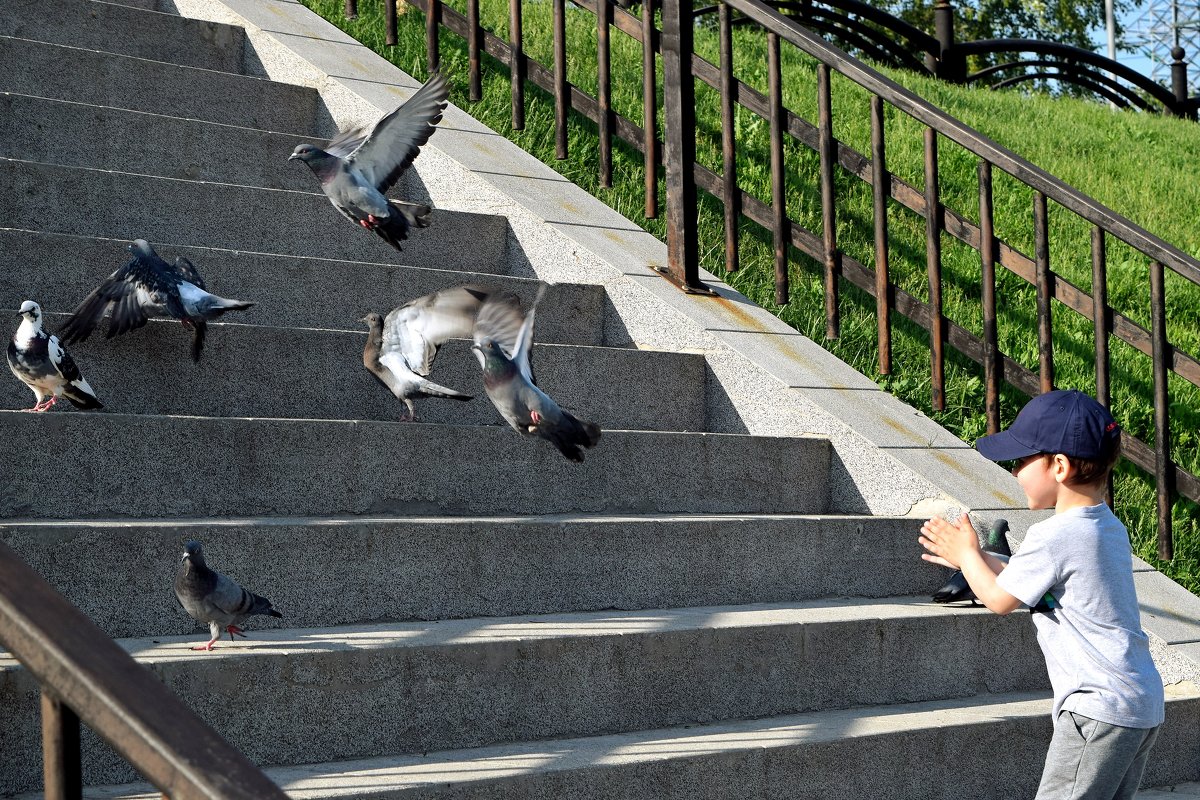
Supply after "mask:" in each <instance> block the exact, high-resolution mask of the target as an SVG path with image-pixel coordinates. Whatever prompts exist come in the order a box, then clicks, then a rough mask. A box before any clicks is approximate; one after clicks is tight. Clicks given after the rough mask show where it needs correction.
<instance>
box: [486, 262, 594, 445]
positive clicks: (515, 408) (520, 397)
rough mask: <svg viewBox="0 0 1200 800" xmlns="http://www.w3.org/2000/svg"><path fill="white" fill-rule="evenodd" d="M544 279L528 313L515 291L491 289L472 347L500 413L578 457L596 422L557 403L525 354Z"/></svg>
mask: <svg viewBox="0 0 1200 800" xmlns="http://www.w3.org/2000/svg"><path fill="white" fill-rule="evenodd" d="M545 292H546V287H545V285H543V286H542V287H541V289H539V290H538V295H537V298H536V299H535V300H534V301H533V305H532V306H530V308H529V312H528V313H523V312H522V311H521V301H520V300H519V299H518V298H517V296H516V295H514V294H511V293H509V292H503V293H499V294H495V295H492V296H491V297H489V298H488V299H487V300H486V301H484V303H483V306H482V307H481V308H480V309H479V314H478V316H477V317H476V318H475V334H474V340H475V344H474V346H473V347H472V349H473V350H474V351H475V357H476V358H478V359H479V364H480V366H482V367H483V387H484V389H485V390H486V391H487V395H488V397H489V398H491V401H492V404H493V405H495V406H496V410H497V411H499V412H500V416H502V417H504V419H505V421H506V422H508V424H509V425H511V426H512V428H513V430H515V431H517V433H521V434H524V435H526V436H537V437H540V438H542V439H545V440H546V441H548V442H550V443H551V444H553V445H554V446H555V447H557V448H558V450H559V452H561V453H562V454H563V455H564V456H566V457H567V460H569V461H575V462H580V461H583V452H582V451H581V450H580V449H579V448H581V447H595V446H596V443H597V442H599V441H600V426H599V425H596V424H595V423H592V422H581V421H580V420H578V419H576V418H575V417H574V416H572V415H571V414H569V413H568V412H566V411H563V410H562V409H561V408H559V406H558V404H557V403H555V402H554V401H553V400H551V399H550V397H549V396H548V395H547V394H546V393H545V392H543V391H542V390H541V389H539V388H538V387H537V384H536V382H535V381H534V378H533V367H532V365H531V364H530V360H529V354H530V349H531V348H532V347H533V316H534V311H535V310H536V309H537V304H538V303H539V302H540V301H541V299H542V295H543V294H545Z"/></svg>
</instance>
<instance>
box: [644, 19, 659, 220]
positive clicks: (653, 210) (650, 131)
mask: <svg viewBox="0 0 1200 800" xmlns="http://www.w3.org/2000/svg"><path fill="white" fill-rule="evenodd" d="M657 39H658V29H657V28H655V27H654V0H642V149H643V150H644V151H645V171H646V219H658V135H657V133H656V129H657V127H658V78H657V76H656V74H655V71H654V70H655V66H654V54H655V52H656V47H655V46H656V45H657V44H658V42H657Z"/></svg>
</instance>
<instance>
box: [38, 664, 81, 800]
mask: <svg viewBox="0 0 1200 800" xmlns="http://www.w3.org/2000/svg"><path fill="white" fill-rule="evenodd" d="M42 762H43V763H42V773H43V775H44V776H45V784H46V788H45V791H46V800H78V798H79V797H81V796H82V795H83V769H82V761H81V759H80V753H79V717H78V716H77V715H76V714H75V712H74V711H72V710H71V708H70V707H69V706H67V705H66V704H65V703H63V702H62V701H61V700H59V699H58V698H57V697H55V696H54V695H52V694H51V693H50V692H49V691H47V690H46V689H44V688H43V689H42Z"/></svg>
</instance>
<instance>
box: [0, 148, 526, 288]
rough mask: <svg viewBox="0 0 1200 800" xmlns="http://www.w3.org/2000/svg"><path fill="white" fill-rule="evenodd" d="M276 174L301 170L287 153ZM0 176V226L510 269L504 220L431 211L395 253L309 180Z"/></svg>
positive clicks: (6, 163) (47, 173)
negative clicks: (1, 189)
mask: <svg viewBox="0 0 1200 800" xmlns="http://www.w3.org/2000/svg"><path fill="white" fill-rule="evenodd" d="M279 168H280V169H290V168H295V169H305V167H303V166H302V165H298V164H296V163H294V162H293V163H291V164H289V163H288V162H287V153H281V154H280V155H279ZM0 174H2V175H3V177H4V180H5V183H6V185H7V186H8V187H9V191H8V192H7V193H5V194H4V195H2V196H0V227H5V228H22V229H26V230H39V231H47V232H53V233H68V234H77V235H83V236H103V237H112V238H121V239H136V238H139V237H140V238H144V239H148V240H149V241H151V242H154V243H156V244H157V243H164V244H171V245H196V246H203V247H218V248H227V249H231V250H249V251H253V252H271V253H278V254H283V255H295V256H319V257H323V258H333V259H343V260H351V261H356V260H367V261H384V262H390V263H400V264H406V265H408V266H428V267H437V268H441V269H446V268H450V267H459V268H462V269H468V270H472V271H475V272H508V271H509V270H510V268H511V266H512V264H510V262H509V256H510V253H509V247H508V236H509V228H508V220H507V219H505V218H504V217H500V216H492V215H487V214H472V213H464V212H458V211H446V210H442V209H435V210H434V212H433V218H432V223H431V224H430V226H429V227H428V228H423V229H417V230H413V231H411V232H410V236H409V239H408V241H406V242H405V248H404V251H403V252H397V251H395V250H394V249H393V248H392V247H390V246H389V245H388V244H387V243H386V242H384V241H383V240H382V239H380V238H379V237H378V236H376V235H375V234H373V233H369V232H367V231H365V230H363V229H362V228H359V227H357V226H355V225H354V224H352V223H351V222H349V221H348V220H347V219H345V218H344V217H342V216H341V215H340V214H339V213H338V212H337V210H336V209H334V208H333V206H332V205H330V203H329V201H328V200H327V199H326V197H325V195H323V194H321V193H320V191H319V189H318V187H317V186H316V185H315V180H314V186H313V191H312V192H294V191H279V190H270V189H259V188H254V187H247V186H234V185H230V184H221V183H204V182H198V181H186V180H173V179H166V178H157V177H150V176H144V175H136V174H129V173H122V172H107V171H102V170H92V169H82V168H78V167H61V166H56V165H50V164H39V163H35V162H26V161H15V160H0ZM513 255H514V256H517V257H519V254H513ZM117 263H118V264H119V263H121V262H120V257H119V256H118V260H117ZM114 268H115V266H114ZM214 285H215V284H214Z"/></svg>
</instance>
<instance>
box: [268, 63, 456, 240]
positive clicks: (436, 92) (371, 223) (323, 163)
mask: <svg viewBox="0 0 1200 800" xmlns="http://www.w3.org/2000/svg"><path fill="white" fill-rule="evenodd" d="M448 96H449V85H448V84H447V82H446V79H445V78H443V77H442V76H441V75H434V76H433V77H432V78H430V79H429V80H428V81H426V83H425V85H424V86H422V87H421V88H420V89H418V90H417V91H416V93H415V94H413V96H412V97H410V98H408V100H407V101H405V102H404V103H403V104H402V105H401V106H400V107H399V108H397V109H396V110H395V111H392V112H391V113H389V114H387V115H386V116H384V117H383V118H382V119H381V120H379V122H377V123H375V125H374V126H373V127H372V128H371V129H370V130H369V131H368V130H367V129H366V128H365V127H363V128H352V129H350V130H347V131H344V132H342V133H340V134H338V135H337V136H336V137H334V138H333V140H332V141H330V143H329V146H328V148H327V149H325V150H322V149H321V148H319V147H317V146H316V145H312V144H302V145H300V146H298V147H297V148H296V149H295V150H294V151H293V152H292V154H291V155H290V156H288V160H289V161H293V160H300V161H303V162H304V163H305V164H307V165H308V168H309V169H311V170H312V171H313V174H314V175H316V176H317V178H318V179H319V180H320V181H321V191H323V192H325V196H326V197H328V198H329V202H330V203H332V204H333V207H334V208H336V209H337V210H338V211H339V212H340V213H341V214H342V216H344V217H346V219H348V220H350V221H351V222H353V223H355V224H357V225H361V226H362V227H363V228H364V229H366V230H368V231H371V232H373V233H375V234H377V235H378V236H379V237H380V238H382V239H383V240H384V241H385V242H387V243H388V244H390V245H391V246H392V247H394V248H396V249H397V250H400V249H401V247H400V242H402V241H403V240H405V239H407V238H408V231H409V229H410V228H414V227H415V228H425V227H428V226H429V214H430V208H429V206H426V205H420V204H417V203H406V202H404V201H402V200H389V199H388V198H387V196H386V195H387V192H388V190H389V189H391V188H392V186H394V185H395V183H396V181H397V180H399V178H400V176H401V175H402V174H403V173H404V171H405V170H406V169H408V167H409V166H410V165H411V164H412V162H413V159H415V158H416V157H417V153H418V152H420V149H421V147H422V146H423V145H424V144H425V143H426V142H428V141H429V137H430V136H432V135H433V131H434V127H433V126H434V125H436V124H437V123H438V122H439V121H440V120H441V118H442V111H443V110H445V108H446V98H447V97H448Z"/></svg>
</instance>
